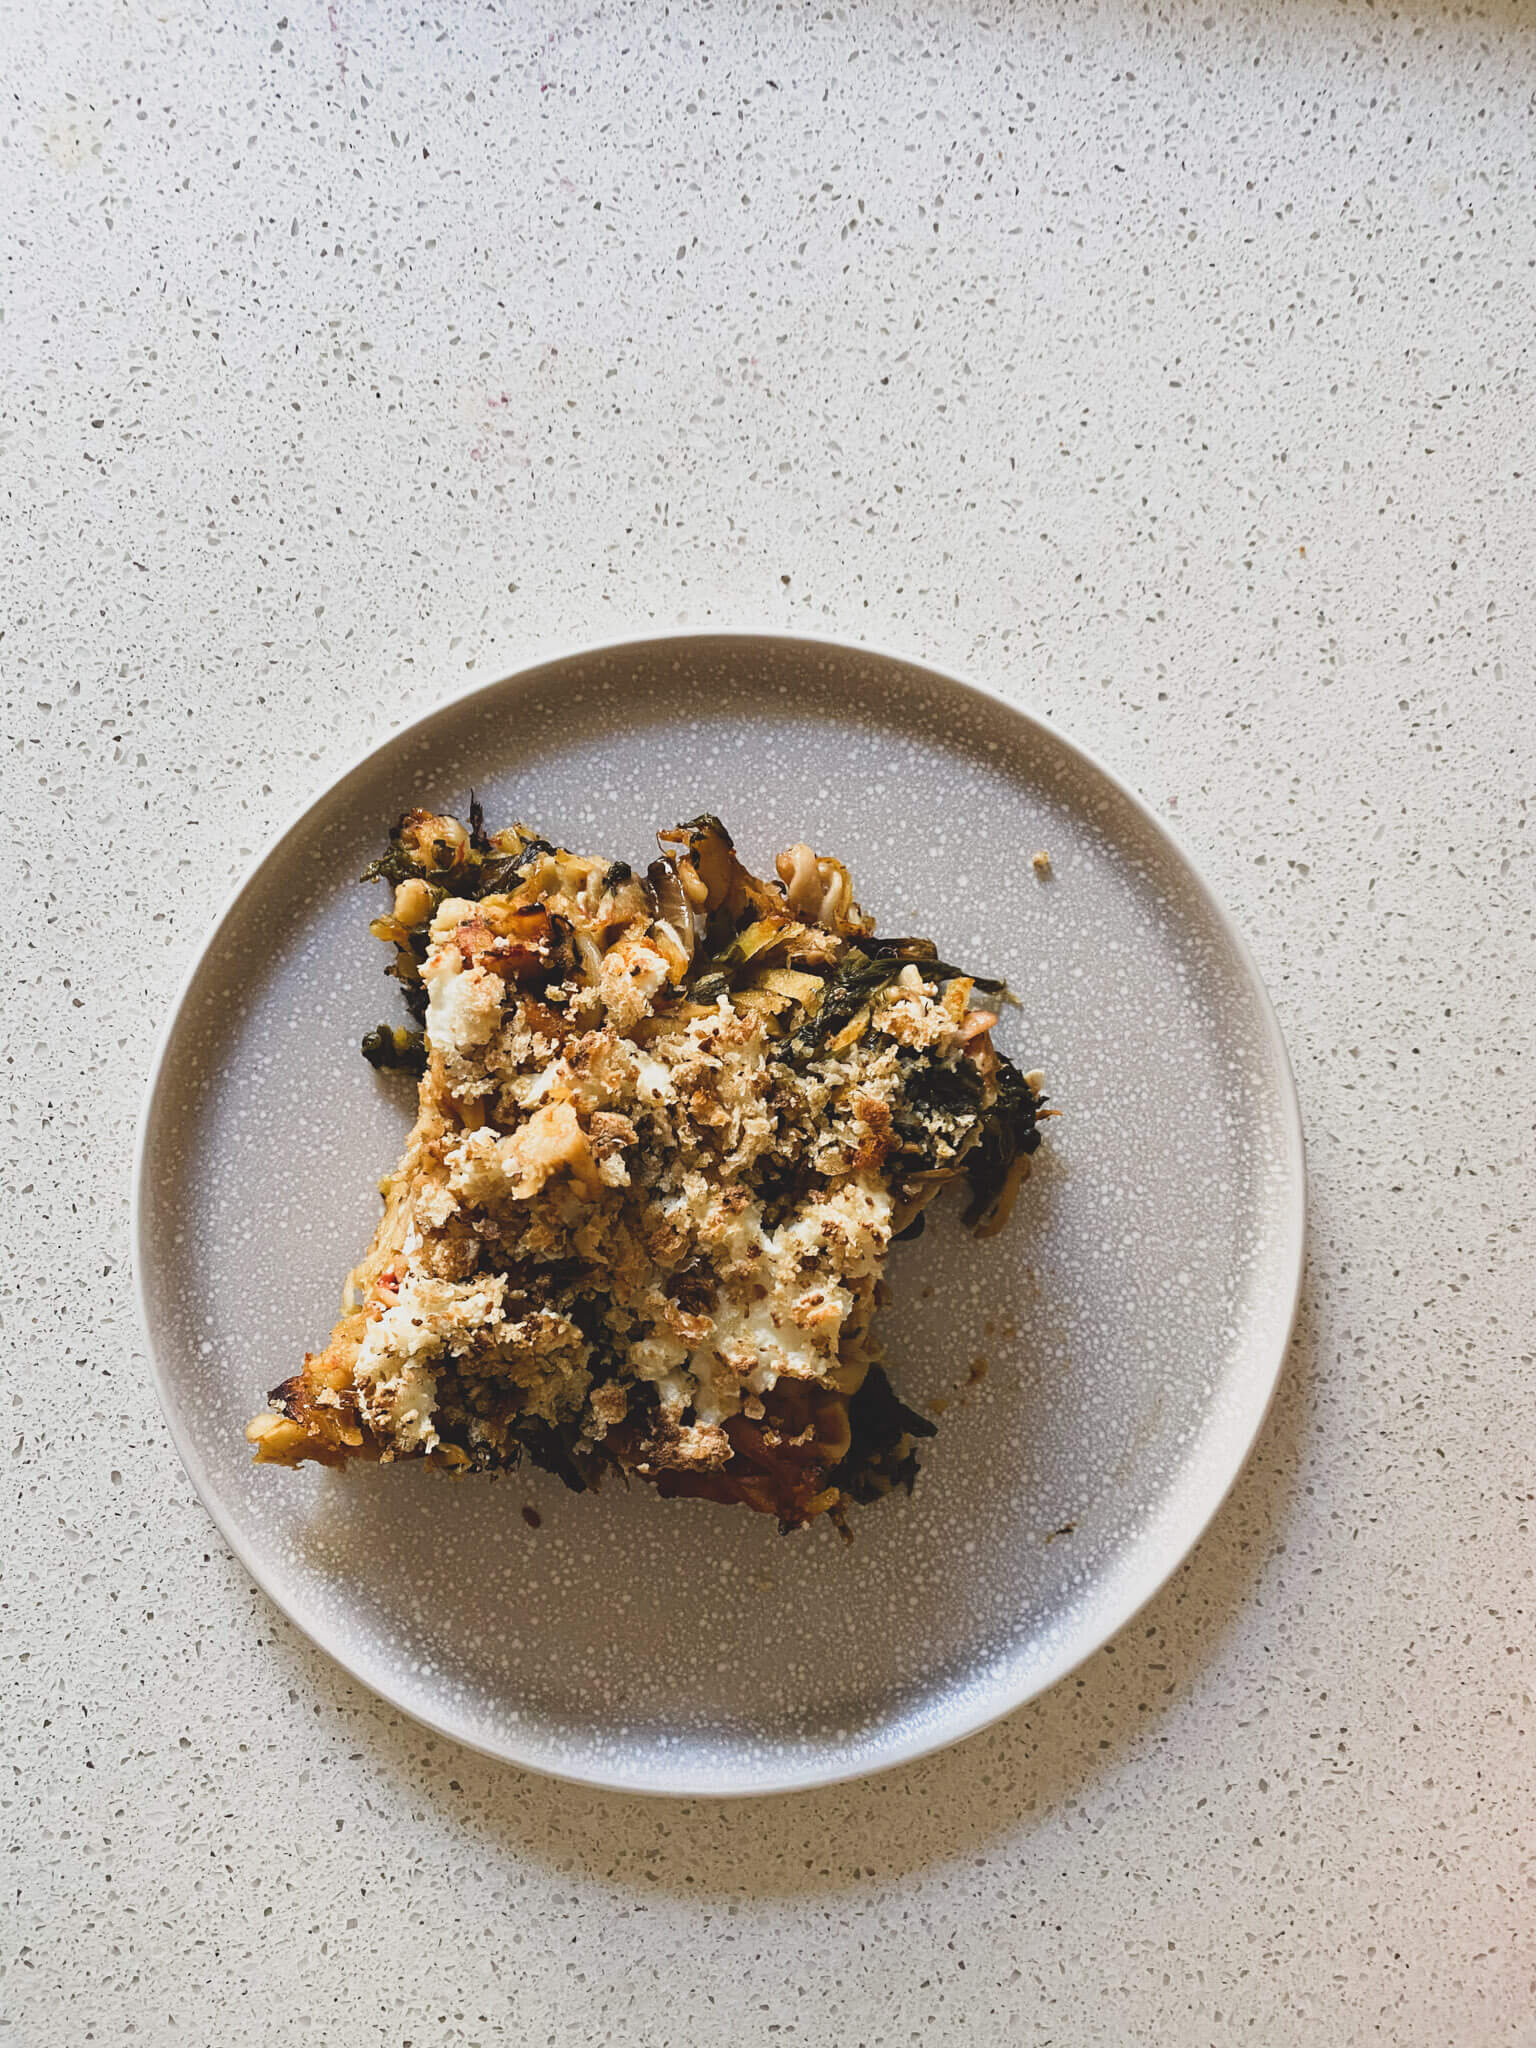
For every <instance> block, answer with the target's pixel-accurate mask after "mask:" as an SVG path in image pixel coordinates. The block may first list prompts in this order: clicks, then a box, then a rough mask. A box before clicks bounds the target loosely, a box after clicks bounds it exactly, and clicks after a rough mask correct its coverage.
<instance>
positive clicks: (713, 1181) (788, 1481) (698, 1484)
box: [246, 800, 1051, 1529]
mask: <svg viewBox="0 0 1536 2048" xmlns="http://www.w3.org/2000/svg"><path fill="white" fill-rule="evenodd" d="M657 840H658V843H659V846H660V849H661V851H660V856H659V858H657V859H656V860H654V861H652V862H651V864H650V866H649V867H648V868H647V869H646V870H645V871H644V872H643V873H639V872H636V871H635V870H634V869H633V868H631V867H630V866H628V865H627V864H626V863H625V862H624V861H622V860H605V859H601V858H593V857H590V856H586V855H581V854H573V853H568V852H565V851H563V850H562V849H560V848H558V847H556V846H554V845H552V844H551V843H550V842H549V841H548V840H546V839H542V838H540V837H539V836H538V835H537V834H536V833H534V832H531V831H530V830H528V829H527V828H526V827H525V826H522V825H514V826H512V827H511V828H510V829H508V830H506V831H500V832H494V833H487V832H486V830H485V826H484V820H483V817H482V814H481V811H480V807H479V805H478V804H476V803H475V802H474V801H473V800H472V801H471V804H470V811H469V820H468V823H467V824H466V823H463V822H461V821H460V820H458V819H456V818H452V817H442V816H437V815H435V814H432V813H429V812H426V811H412V812H409V813H408V814H407V815H406V816H405V817H404V818H402V819H401V820H400V822H399V824H398V825H397V826H396V827H395V829H394V832H393V833H392V834H391V837H390V843H389V846H388V849H387V850H386V852H385V853H384V854H383V856H382V857H381V858H380V859H379V860H378V861H376V862H375V863H374V864H373V866H372V867H371V868H370V869H369V871H368V875H367V876H366V877H365V879H378V880H381V881H384V882H387V883H388V884H389V885H390V887H391V889H392V891H393V895H392V901H391V906H390V908H389V910H388V911H387V912H386V913H385V914H384V915H383V916H381V917H378V918H376V919H375V920H374V922H373V925H372V927H371V929H372V930H373V932H374V934H375V935H376V936H377V937H378V938H379V939H381V940H383V941H384V942H385V943H386V944H387V945H388V946H389V947H390V948H391V960H390V965H389V969H388V971H389V972H390V973H391V974H392V975H393V976H394V977H395V978H396V979H397V980H398V981H399V983H400V984H401V986H402V988H403V991H404V995H405V999H406V1002H407V1005H408V1006H409V1009H410V1011H411V1013H412V1017H413V1020H414V1023H415V1027H416V1028H415V1029H413V1030H407V1029H404V1028H399V1029H396V1028H392V1027H390V1026H388V1025H381V1026H379V1028H378V1029H377V1030H375V1031H372V1032H370V1033H369V1034H368V1036H367V1038H366V1039H365V1040H364V1042H363V1050H364V1052H365V1053H366V1055H367V1056H368V1058H369V1059H370V1060H372V1061H373V1063H374V1064H375V1065H376V1066H379V1067H398V1068H403V1069H406V1070H408V1071H411V1072H413V1073H415V1074H417V1075H419V1084H418V1085H419V1096H418V1108H417V1117H416V1123H415V1127H414V1128H413V1130H412V1132H411V1134H410V1137H409V1139H408V1141H407V1144H406V1148H405V1152H404V1155H403V1156H402V1158H401V1160H400V1162H399V1164H398V1165H397V1166H396V1167H395V1169H394V1171H393V1172H392V1173H391V1174H389V1175H388V1177H387V1178H386V1179H385V1180H384V1181H383V1182H382V1183H381V1188H382V1193H383V1197H384V1213H383V1216H382V1219H381V1220H380V1223H379V1226H378V1229H377V1231H376V1233H375V1235H374V1238H373V1242H372V1244H371V1245H370V1246H369V1248H368V1251H367V1253H366V1255H365V1256H364V1258H363V1260H362V1263H361V1264H360V1265H359V1266H358V1267H357V1268H356V1270H355V1271H354V1272H353V1274H352V1276H351V1279H350V1281H349V1283H348V1288H347V1292H346V1296H345V1301H344V1307H343V1313H342V1316H341V1319H340V1321H339V1322H338V1323H337V1324H336V1327H335V1329H334V1330H333V1331H332V1333H331V1337H330V1341H329V1342H328V1343H327V1344H326V1346H325V1348H324V1349H323V1350H322V1351H319V1352H314V1353H311V1354H310V1355H309V1356H308V1357H306V1358H305V1360H304V1364H303V1367H302V1369H301V1370H300V1371H299V1372H297V1373H296V1374H294V1376H293V1377H292V1378H291V1379H288V1380H285V1381H284V1382H283V1383H282V1385H281V1386H279V1387H277V1388H276V1389H274V1391H273V1393H272V1395H271V1396H270V1400H271V1407H270V1409H269V1410H268V1411H267V1412H266V1413H264V1414H261V1415H258V1416H257V1417H256V1418H255V1420H254V1421H253V1422H252V1423H251V1424H250V1425H249V1427H248V1429H247V1431H246V1434H247V1436H248V1438H249V1439H250V1441H251V1443H252V1444H253V1445H254V1446H255V1452H256V1458H257V1460H258V1462H260V1463H263V1464H279V1465H295V1464H297V1463H299V1462H300V1461H301V1460H304V1459H316V1460H319V1461H320V1462H321V1463H324V1464H332V1465H335V1464H342V1463H345V1462H347V1461H350V1460H354V1459H367V1460H374V1461H378V1462H381V1463H386V1464H387V1463H390V1462H392V1461H394V1460H396V1459H401V1458H420V1459H426V1460H429V1461H430V1462H431V1463H433V1464H435V1465H439V1466H443V1467H447V1468H450V1469H453V1470H458V1471H469V1470H481V1471H486V1470H497V1469H501V1468H505V1467H509V1466H512V1465H515V1464H517V1463H518V1461H519V1460H520V1459H521V1458H523V1457H525V1456H526V1457H528V1458H531V1459H532V1460H533V1461H534V1462H535V1463H536V1464H538V1465H540V1466H543V1467H545V1468H547V1469H549V1470H550V1471H553V1472H556V1473H558V1474H559V1476H560V1477H561V1478H562V1479H563V1480H564V1481H565V1483H566V1484H567V1485H568V1486H570V1487H572V1488H574V1489H576V1490H577V1491H581V1490H584V1489H586V1488H588V1487H590V1486H593V1485H595V1484H596V1483H597V1481H598V1480H599V1478H600V1477H601V1476H602V1475H603V1474H604V1473H605V1472H608V1471H617V1472H619V1473H622V1474H624V1475H626V1476H627V1475H633V1476H634V1477H635V1478H638V1479H642V1480H644V1481H646V1482H648V1483H649V1484H651V1485H653V1486H654V1487H655V1488H656V1489H657V1491H658V1492H659V1493H661V1494H663V1495H666V1496H692V1497H695V1498H700V1499H705V1500H712V1501H721V1502H735V1503H740V1504H742V1505H744V1506H747V1507H750V1508H754V1509H757V1510H759V1511H760V1512H762V1513H765V1514H772V1515H774V1516H776V1517H777V1518H778V1521H779V1523H780V1526H781V1527H783V1528H784V1529H792V1528H796V1527H799V1526H801V1525H802V1524H804V1523H807V1522H809V1521H811V1520H813V1519H814V1518H815V1517H817V1516H818V1515H822V1514H829V1515H831V1516H832V1518H833V1519H834V1520H835V1521H837V1522H838V1523H839V1525H840V1526H841V1525H842V1524H843V1523H844V1521H845V1517H846V1514H847V1511H848V1509H849V1508H850V1506H852V1505H853V1504H855V1503H859V1502H866V1501H870V1500H873V1499H875V1498H877V1497H878V1496H879V1495H881V1494H883V1493H886V1492H888V1491H889V1490H890V1489H891V1488H892V1487H893V1486H894V1485H896V1484H904V1485H906V1486H907V1487H908V1488H910V1486H911V1483H912V1479H913V1476H914V1473H915V1471H916V1454H915V1448H914V1446H915V1440H916V1439H918V1438H921V1437H926V1436H931V1435H932V1434H933V1425H932V1423H930V1422H928V1421H927V1420H926V1419H925V1418H923V1417H922V1416H920V1415H918V1414H916V1413H915V1412H914V1411H913V1410H912V1409H910V1408H908V1407H906V1406H905V1405H904V1404H903V1403H902V1402H901V1401H900V1400H899V1399H898V1398H897V1396H896V1394H895V1392H894V1391H893V1389H892V1387H891V1384H890V1381H889V1379H888V1377H887V1375H886V1373H885V1371H884V1369H883V1367H882V1365H881V1363H880V1353H879V1347H878V1344H877V1342H876V1339H875V1336H874V1333H873V1330H872V1327H871V1325H872V1318H873V1316H874V1312H875V1308H876V1305H877V1303H878V1301H879V1299H880V1295H881V1273H882V1270H883V1268H884V1265H885V1261H886V1257H887V1254H888V1252H889V1250H890V1247H891V1244H892V1242H893V1241H894V1240H896V1239H898V1238H900V1237H903V1236H911V1235H913V1234H915V1232H916V1231H917V1230H918V1229H920V1228H921V1226H922V1221H923V1215H922V1212H923V1209H924V1206H925V1204H926V1203H927V1202H929V1201H930V1200H931V1199H932V1198H933V1196H934V1195H935V1194H936V1193H937V1192H938V1190H939V1189H940V1188H941V1187H943V1186H944V1185H945V1183H946V1182H948V1181H956V1180H958V1181H961V1182H963V1183H964V1185H965V1190H966V1208H965V1221H966V1222H967V1224H969V1225H970V1226H971V1228H972V1229H974V1230H975V1231H976V1232H977V1233H978V1234H979V1235H983V1236H985V1235H990V1234H991V1233H992V1232H994V1231H996V1230H997V1229H999V1228H1000V1227H1001V1225H1002V1223H1003V1221H1004V1220H1005V1218H1006V1216H1007V1214H1008V1212H1009V1209H1010V1207H1011V1205H1012V1202H1013V1198H1014V1194H1015V1191H1016V1189H1017V1187H1018V1185H1019V1182H1020V1181H1021V1179H1022V1178H1023V1177H1024V1175H1025V1173H1026V1172H1027V1170H1028V1166H1029V1160H1030V1155H1031V1153H1032V1152H1033V1151H1034V1150H1035V1148H1036V1146H1037V1145H1038V1143H1039V1141H1040V1132H1039V1129H1038V1124H1037V1120H1038V1119H1040V1118H1041V1116H1042V1115H1049V1114H1050V1113H1051V1112H1049V1111H1044V1112H1042V1110H1041V1100H1042V1098H1041V1096H1040V1094H1039V1088H1040V1081H1041V1077H1040V1076H1039V1075H1038V1074H1028V1075H1026V1074H1021V1073H1020V1072H1019V1071H1018V1069H1017V1068H1016V1067H1014V1066H1013V1065H1012V1064H1011V1063H1010V1062H1009V1061H1008V1060H1007V1059H1006V1058H1004V1057H1003V1056H1002V1055H1001V1054H1000V1053H999V1052H998V1051H997V1050H996V1048H995V1047H994V1046H993V1044H992V1037H991V1033H992V1027H993V1026H994V1024H995V1023H996V1022H997V1013H996V1010H995V1009H994V1008H993V1007H989V1005H990V1004H992V1003H994V1002H996V1001H999V1000H1001V999H1003V998H1004V997H1005V995H1006V991H1005V990H1004V989H1003V987H1002V984H1001V983H1000V982H996V981H989V980H985V979H983V978H981V977H978V976H975V975H971V974H967V973H964V972H962V971H961V970H960V969H959V968H956V967H951V966H949V965H947V964H946V963H945V962H944V961H942V960H940V959H939V958H938V955H937V952H936V949H935V947H934V946H933V945H932V944H931V943H930V942H929V941H928V940H926V939H917V938H877V937H876V936H875V924H874V920H873V919H872V918H870V917H867V916H866V915H865V914H864V912H863V911H862V910H861V909H860V907H859V905H858V904H857V903H856V902H855V901H854V896H853V889H852V885H851V883H850V881H849V877H848V873H847V870H846V869H845V868H844V867H843V865H842V864H841V862H839V861H837V860H834V859H832V858H830V857H829V856H827V855H824V854H817V853H814V852H813V851H812V849H811V848H810V847H809V846H805V845H800V846H792V847H790V848H789V849H788V850H787V851H786V852H784V853H781V854H780V855H779V857H778V860H777V862H776V863H775V867H776V875H775V878H774V879H773V880H763V879H761V878H759V877H758V876H756V875H754V874H752V873H750V872H749V871H748V870H747V868H746V867H744V866H743V864H742V862H741V860H740V859H739V858H738V856H737V853H736V849H735V846H734V844H733V843H732V840H731V837H730V834H729V833H728V832H727V831H726V830H725V827H724V826H723V825H722V824H721V823H720V822H719V820H718V819H716V818H714V817H710V816H703V817H698V818H694V819H692V820H691V821H690V822H689V823H687V824H686V825H679V826H677V827H675V828H673V829H671V830H668V831H662V832H660V833H658V835H657Z"/></svg>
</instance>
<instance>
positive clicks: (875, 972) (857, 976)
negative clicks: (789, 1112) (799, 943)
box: [784, 947, 904, 1067]
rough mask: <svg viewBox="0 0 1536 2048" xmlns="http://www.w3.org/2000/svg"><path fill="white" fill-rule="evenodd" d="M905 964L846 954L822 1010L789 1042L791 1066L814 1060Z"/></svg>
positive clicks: (786, 1047)
mask: <svg viewBox="0 0 1536 2048" xmlns="http://www.w3.org/2000/svg"><path fill="white" fill-rule="evenodd" d="M903 964H904V963H903V962H902V961H900V960H895V959H886V960H871V959H870V957H869V955H868V954H867V953H864V952H861V951H860V950H859V949H858V948H857V947H855V948H853V950H852V951H850V952H848V953H846V954H844V956H843V958H842V960H841V961H840V962H839V963H838V968H837V972H836V973H835V974H834V975H833V976H832V977H831V979H830V980H829V981H828V983H827V987H826V993H825V995H823V997H822V999H821V1005H820V1008H819V1009H818V1010H817V1011H816V1013H815V1015H814V1016H810V1017H807V1018H806V1020H805V1022H804V1023H803V1024H802V1025H801V1026H800V1029H799V1030H798V1031H797V1032H796V1033H795V1034H794V1036H793V1037H792V1038H790V1039H787V1040H786V1041H785V1045H784V1057H785V1058H786V1059H787V1060H788V1061H789V1062H790V1064H791V1066H796V1067H803V1066H805V1065H806V1064H807V1062H808V1061H810V1060H812V1059H814V1058H815V1057H816V1054H817V1053H818V1052H819V1051H820V1050H821V1048H822V1046H823V1045H824V1044H825V1043H826V1041H827V1040H828V1039H829V1038H834V1037H835V1036H836V1035H837V1033H838V1032H839V1031H841V1030H842V1028H843V1026H844V1025H845V1024H851V1023H852V1022H853V1020H854V1018H855V1017H857V1015H858V1014H859V1012H860V1010H862V1009H863V1007H864V1005H865V1004H866V1003H867V1002H868V1001H869V1000H870V998H871V996H875V995H878V994H879V993H880V991H881V989H883V988H884V987H885V986H886V984H887V983H888V982H892V981H894V980H895V979H896V977H897V975H898V974H900V972H901V970H902V966H903Z"/></svg>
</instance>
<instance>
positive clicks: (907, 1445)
mask: <svg viewBox="0 0 1536 2048" xmlns="http://www.w3.org/2000/svg"><path fill="white" fill-rule="evenodd" d="M848 1427H849V1431H850V1435H851V1441H850V1443H849V1445H848V1452H847V1455H846V1457H845V1458H844V1459H843V1462H842V1463H841V1464H840V1465H838V1466H837V1467H836V1468H835V1469H834V1470H833V1471H832V1472H831V1473H830V1474H829V1475H828V1482H827V1483H828V1484H829V1485H831V1486H837V1487H840V1488H841V1489H842V1491H843V1492H844V1493H846V1494H847V1495H849V1497H850V1498H851V1499H853V1500H856V1501H859V1502H861V1503H863V1502H868V1501H872V1500H879V1499H880V1497H881V1496H882V1495H883V1494H887V1493H889V1492H890V1491H891V1489H892V1487H894V1486H904V1487H905V1488H906V1489H907V1491H908V1493H910V1492H911V1491H912V1482H913V1480H914V1479H916V1477H917V1452H916V1451H915V1449H914V1448H913V1446H912V1442H911V1439H912V1438H913V1437H928V1436H937V1435H938V1430H937V1429H936V1427H935V1426H934V1424H933V1423H931V1422H930V1421H929V1420H928V1418H927V1416H926V1415H919V1414H917V1413H916V1412H915V1411H914V1410H913V1409H911V1408H909V1407H908V1406H907V1405H906V1403H905V1402H904V1401H899V1400H898V1399H897V1398H896V1394H895V1391H894V1389H893V1388H892V1386H891V1383H890V1381H889V1380H888V1379H887V1378H886V1376H885V1373H884V1370H883V1369H882V1368H881V1367H880V1366H878V1365H872V1366H871V1367H870V1368H869V1371H868V1372H867V1373H866V1374H865V1376H864V1384H863V1386H862V1387H860V1388H859V1391H858V1392H857V1393H856V1394H855V1395H854V1397H853V1399H852V1400H851V1401H850V1402H849V1404H848Z"/></svg>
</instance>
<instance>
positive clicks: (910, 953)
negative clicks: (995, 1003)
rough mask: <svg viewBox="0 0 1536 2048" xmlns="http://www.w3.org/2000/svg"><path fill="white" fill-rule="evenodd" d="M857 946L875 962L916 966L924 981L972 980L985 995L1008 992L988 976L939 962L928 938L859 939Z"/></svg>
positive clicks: (1002, 984) (1003, 983) (1004, 985)
mask: <svg viewBox="0 0 1536 2048" xmlns="http://www.w3.org/2000/svg"><path fill="white" fill-rule="evenodd" d="M859 943H860V945H861V946H862V947H863V949H864V950H865V952H867V953H873V954H874V955H875V956H876V958H878V959H882V960H884V959H895V960H897V961H899V962H900V963H901V965H902V966H904V967H905V966H907V965H908V964H910V965H912V966H914V967H916V968H917V969H918V971H919V972H920V973H921V974H922V976H923V978H924V980H926V981H972V982H974V983H975V984H976V986H977V988H979V989H980V990H981V992H982V994H983V995H985V996H1002V995H1006V994H1007V993H1008V984H1007V982H1006V981H998V980H997V979H996V978H995V977H994V976H992V975H988V974H967V973H966V971H965V969H964V968H963V967H951V966H950V964H949V962H948V961H947V960H941V959H940V958H939V957H938V949H937V947H936V946H935V945H934V943H933V941H932V939H861V940H860V941H859Z"/></svg>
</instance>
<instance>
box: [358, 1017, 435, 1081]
mask: <svg viewBox="0 0 1536 2048" xmlns="http://www.w3.org/2000/svg"><path fill="white" fill-rule="evenodd" d="M363 1058H364V1059H365V1060H367V1062H368V1064H369V1065H370V1066H372V1067H377V1068H378V1070H379V1072H380V1073H381V1074H384V1073H389V1072H398V1073H402V1074H417V1075H420V1074H423V1073H425V1072H426V1066H427V1046H426V1040H425V1038H424V1037H423V1035H422V1034H421V1032H419V1031H406V1030H404V1029H401V1028H399V1027H396V1026H393V1025H389V1024H375V1025H374V1027H373V1029H372V1030H371V1031H369V1032H365V1033H364V1035H363Z"/></svg>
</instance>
